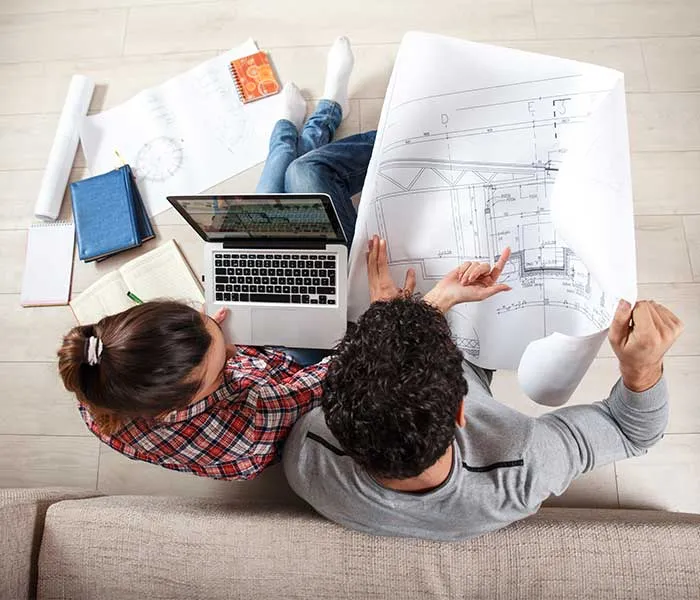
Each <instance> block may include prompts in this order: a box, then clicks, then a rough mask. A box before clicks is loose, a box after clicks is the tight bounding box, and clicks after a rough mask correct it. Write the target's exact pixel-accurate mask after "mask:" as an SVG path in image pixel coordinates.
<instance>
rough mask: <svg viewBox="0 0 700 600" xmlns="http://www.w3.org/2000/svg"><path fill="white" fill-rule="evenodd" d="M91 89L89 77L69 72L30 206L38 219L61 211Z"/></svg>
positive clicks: (52, 217)
mask: <svg viewBox="0 0 700 600" xmlns="http://www.w3.org/2000/svg"><path fill="white" fill-rule="evenodd" d="M94 89H95V83H94V82H93V81H92V80H91V79H89V78H87V77H85V76H83V75H73V79H71V82H70V86H69V88H68V95H67V96H66V102H65V104H64V105H63V111H62V112H61V118H60V119H59V120H58V127H57V128H56V137H55V138H54V140H53V146H51V152H50V153H49V160H48V162H47V164H46V170H45V171H44V178H43V179H42V181H41V188H40V189H39V197H38V198H37V201H36V206H35V207H34V216H35V217H37V218H38V219H41V220H42V221H55V220H56V219H57V218H58V215H59V213H60V212H61V203H62V202H63V194H64V192H65V191H66V185H67V184H68V177H69V176H70V170H71V167H72V166H73V160H74V159H75V151H76V150H77V148H78V137H79V129H80V123H81V121H82V120H83V119H84V118H85V115H86V114H87V111H88V108H89V106H90V100H91V99H92V92H93V90H94Z"/></svg>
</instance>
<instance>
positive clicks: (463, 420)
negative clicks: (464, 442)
mask: <svg viewBox="0 0 700 600" xmlns="http://www.w3.org/2000/svg"><path fill="white" fill-rule="evenodd" d="M455 422H456V423H457V427H464V426H465V425H466V424H467V417H465V416H464V398H462V400H460V402H459V407H458V408H457V416H456V417H455Z"/></svg>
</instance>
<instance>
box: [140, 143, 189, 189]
mask: <svg viewBox="0 0 700 600" xmlns="http://www.w3.org/2000/svg"><path fill="white" fill-rule="evenodd" d="M183 156H184V152H183V147H182V142H181V141H180V140H177V139H175V138H172V137H167V136H160V137H156V138H153V139H152V140H149V141H148V142H146V143H145V144H144V145H143V146H141V149H140V150H139V152H138V154H137V155H136V161H135V163H134V175H135V176H136V177H137V178H138V179H145V180H147V181H165V180H166V179H168V178H170V177H172V176H173V175H174V174H175V173H177V171H178V170H179V169H180V167H182V161H183Z"/></svg>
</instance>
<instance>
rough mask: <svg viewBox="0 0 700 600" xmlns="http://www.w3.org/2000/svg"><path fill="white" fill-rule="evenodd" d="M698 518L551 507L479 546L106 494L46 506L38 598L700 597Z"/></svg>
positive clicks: (303, 515)
mask: <svg viewBox="0 0 700 600" xmlns="http://www.w3.org/2000/svg"><path fill="white" fill-rule="evenodd" d="M698 582H700V515H685V514H678V513H661V512H655V511H624V510H583V509H555V508H552V509H543V510H542V511H541V512H540V513H539V514H538V515H536V516H534V517H531V518H530V519H527V520H525V521H522V522H519V523H516V524H514V525H512V526H510V527H508V528H507V529H505V530H502V531H500V532H496V533H492V534H488V535H485V536H483V537H480V538H477V539H475V540H472V541H470V542H460V543H439V542H427V541H421V540H414V539H397V538H381V537H372V536H367V535H364V534H361V533H356V532H351V531H348V530H345V529H343V528H341V527H339V526H337V525H334V524H332V523H330V522H328V521H326V520H325V519H323V518H321V517H319V516H317V515H316V514H315V513H312V512H310V511H307V510H305V509H295V508H291V507H286V508H271V507H269V506H268V507H265V508H260V507H254V506H248V507H244V506H235V505H230V504H228V505H227V504H224V503H217V502H211V501H205V500H192V499H177V498H150V497H105V498H94V499H90V500H82V501H66V502H61V503H60V504H55V505H53V506H51V507H50V508H49V510H48V513H47V517H46V525H45V528H44V538H43V542H42V547H41V554H40V559H39V598H46V599H48V598H73V599H76V600H77V599H80V598H110V599H111V600H119V599H122V598H124V599H127V598H128V599H133V598H149V599H157V598H164V599H165V598H167V599H174V598H188V599H189V598H207V599H209V600H214V599H217V598H245V599H255V598H264V599H269V598H277V597H279V598H285V599H287V598H289V599H293V598H328V599H332V600H342V599H346V598H347V599H353V600H354V599H374V598H382V599H383V598H402V599H412V598H421V599H423V598H455V597H459V598H470V599H476V598H489V599H492V598H504V599H520V598H527V599H529V598H537V599H540V598H542V599H548V598H597V597H601V598H606V599H611V600H612V599H618V598H654V599H656V600H662V599H666V598H668V599H673V600H678V599H680V598H691V597H698V591H699V588H698Z"/></svg>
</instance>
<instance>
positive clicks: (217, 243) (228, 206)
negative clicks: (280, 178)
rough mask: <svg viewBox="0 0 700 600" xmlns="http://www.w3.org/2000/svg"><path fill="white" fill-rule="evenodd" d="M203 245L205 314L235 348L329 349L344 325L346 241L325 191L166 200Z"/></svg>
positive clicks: (182, 197) (345, 311)
mask: <svg viewBox="0 0 700 600" xmlns="http://www.w3.org/2000/svg"><path fill="white" fill-rule="evenodd" d="M168 201H169V202H170V204H172V205H173V207H174V208H175V210H177V211H178V212H179V213H180V214H181V215H182V216H183V217H184V219H185V220H186V221H187V222H188V223H189V224H190V225H191V226H192V228H193V229H194V230H195V231H196V232H197V233H198V234H199V236H200V237H201V238H202V239H203V240H204V241H205V242H206V244H205V248H204V271H203V273H204V274H203V276H202V281H203V283H204V290H205V297H206V310H207V313H208V314H213V313H214V312H216V311H217V310H218V309H219V308H222V307H226V308H228V309H229V311H230V312H229V315H228V316H227V317H226V320H225V321H224V322H223V324H222V327H223V329H224V333H225V334H226V338H227V340H229V341H232V342H233V343H237V344H245V345H253V346H263V345H272V346H287V347H290V348H332V347H333V346H334V345H335V344H336V342H338V340H340V339H341V338H342V337H343V335H344V334H345V328H346V324H347V263H348V253H347V247H346V239H345V235H344V234H343V229H342V227H341V225H340V221H339V219H338V215H337V214H336V212H335V209H334V208H333V203H332V202H331V198H330V196H328V195H327V194H237V195H225V196H222V195H212V196H170V197H168Z"/></svg>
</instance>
